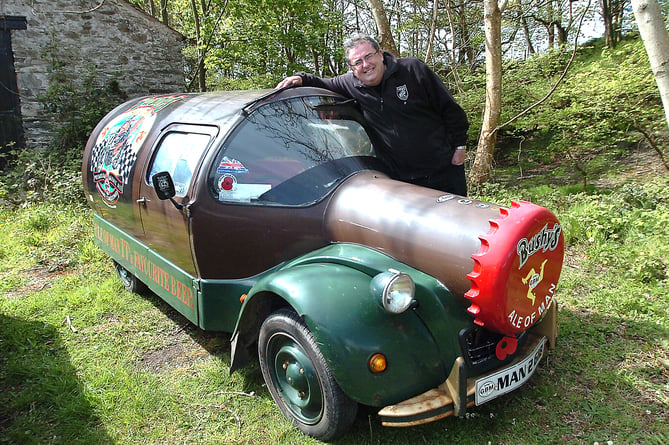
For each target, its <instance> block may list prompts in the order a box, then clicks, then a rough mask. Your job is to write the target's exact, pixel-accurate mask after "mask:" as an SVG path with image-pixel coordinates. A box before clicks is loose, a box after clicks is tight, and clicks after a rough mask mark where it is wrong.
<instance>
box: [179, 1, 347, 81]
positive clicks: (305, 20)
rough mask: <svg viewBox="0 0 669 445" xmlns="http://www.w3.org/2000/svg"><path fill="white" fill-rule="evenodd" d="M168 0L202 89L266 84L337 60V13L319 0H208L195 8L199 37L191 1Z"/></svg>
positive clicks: (328, 68)
mask: <svg viewBox="0 0 669 445" xmlns="http://www.w3.org/2000/svg"><path fill="white" fill-rule="evenodd" d="M171 4H172V7H171V13H172V16H173V17H174V18H173V22H174V23H175V26H177V27H178V28H179V29H180V30H181V32H183V33H184V34H185V35H187V36H188V37H189V42H190V44H189V45H188V47H187V48H186V49H185V51H184V54H185V55H186V57H187V59H188V60H189V69H188V70H189V74H190V75H194V73H195V72H196V67H197V62H198V57H203V58H204V61H205V65H206V70H207V84H208V85H209V86H208V89H215V88H226V89H227V88H229V87H232V88H240V87H241V88H243V87H249V86H250V87H254V88H258V87H262V88H268V87H273V86H274V85H276V83H277V81H278V80H279V79H281V78H282V77H283V76H285V75H286V74H292V73H293V72H294V71H297V70H305V69H309V70H312V71H314V70H315V71H317V72H319V73H321V74H324V75H332V74H335V71H333V68H336V67H338V66H341V60H342V59H341V57H340V55H341V54H340V53H341V51H340V50H338V47H339V44H340V43H335V42H341V29H342V28H341V27H342V24H341V14H340V13H338V12H337V11H336V10H331V9H327V8H324V7H323V2H322V1H320V0H308V1H303V0H262V1H260V2H258V1H239V2H224V1H213V2H210V3H209V4H208V7H207V8H206V9H205V10H203V9H202V7H199V8H198V16H199V17H200V23H201V27H200V40H199V41H198V40H197V38H196V37H197V30H196V28H195V24H194V21H193V10H192V4H191V2H190V1H187V0H180V1H174V2H172V3H171Z"/></svg>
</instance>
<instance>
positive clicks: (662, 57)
mask: <svg viewBox="0 0 669 445" xmlns="http://www.w3.org/2000/svg"><path fill="white" fill-rule="evenodd" d="M632 8H633V10H634V17H635V18H636V22H637V25H638V26H639V34H641V40H643V44H644V47H645V48H646V53H648V59H649V61H650V67H651V69H652V70H653V75H654V76H655V81H656V82H657V87H658V88H659V90H660V97H661V98H662V106H663V107H664V115H665V118H666V119H667V124H668V125H669V35H668V34H667V28H666V27H665V24H664V20H663V18H662V14H661V10H660V5H659V4H658V3H657V0H632Z"/></svg>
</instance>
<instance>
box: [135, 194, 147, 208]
mask: <svg viewBox="0 0 669 445" xmlns="http://www.w3.org/2000/svg"><path fill="white" fill-rule="evenodd" d="M147 201H148V199H146V197H145V196H142V197H141V198H139V199H138V200H137V204H141V205H143V206H146V203H147Z"/></svg>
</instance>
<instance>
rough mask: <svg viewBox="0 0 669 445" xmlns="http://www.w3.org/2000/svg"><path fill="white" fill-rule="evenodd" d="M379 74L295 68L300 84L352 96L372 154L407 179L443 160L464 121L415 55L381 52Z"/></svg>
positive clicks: (459, 139)
mask: <svg viewBox="0 0 669 445" xmlns="http://www.w3.org/2000/svg"><path fill="white" fill-rule="evenodd" d="M383 63H384V64H385V65H386V69H385V72H384V73H383V80H382V81H381V84H380V85H379V86H377V87H368V86H366V85H365V84H363V83H362V82H361V81H360V80H358V79H357V78H356V77H355V76H354V75H353V73H352V72H349V73H347V74H344V75H341V76H337V77H333V78H331V79H323V78H320V77H316V76H314V75H311V74H307V73H298V74H299V75H300V77H302V84H303V85H305V86H315V87H321V88H326V89H328V90H330V91H334V92H337V93H339V94H342V95H344V96H346V97H349V98H353V99H356V100H357V101H358V103H359V104H360V106H361V108H362V111H363V114H364V116H365V118H366V119H367V120H368V121H369V123H370V125H371V127H372V130H373V131H374V134H370V137H371V138H372V142H373V143H374V146H375V148H376V151H377V154H378V155H379V156H381V157H382V158H383V159H385V160H386V161H387V162H388V163H389V165H390V166H391V168H392V170H393V174H394V176H395V177H397V178H398V179H401V180H410V179H412V178H418V177H422V176H428V175H431V174H434V173H436V172H437V171H439V170H441V169H443V168H444V167H445V166H447V165H449V164H450V162H451V158H452V156H453V150H454V148H455V147H457V146H460V145H465V143H466V141H467V129H468V128H469V122H468V121H467V116H466V114H465V112H464V111H463V109H462V108H461V107H460V106H459V105H458V104H457V103H456V102H455V99H453V96H452V95H451V93H450V92H449V91H448V89H447V88H446V86H445V85H444V84H443V82H442V81H441V79H439V77H437V75H436V74H435V73H434V72H433V71H432V70H430V69H429V68H428V67H427V65H425V63H423V62H421V61H420V60H418V59H413V58H406V59H396V58H395V57H394V56H393V55H391V54H389V53H384V54H383Z"/></svg>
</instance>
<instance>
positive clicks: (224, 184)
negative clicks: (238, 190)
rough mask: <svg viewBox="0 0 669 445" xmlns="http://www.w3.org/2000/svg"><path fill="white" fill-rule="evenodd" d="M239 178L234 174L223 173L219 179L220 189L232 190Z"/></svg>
mask: <svg viewBox="0 0 669 445" xmlns="http://www.w3.org/2000/svg"><path fill="white" fill-rule="evenodd" d="M236 184H237V178H235V177H234V176H232V175H223V176H221V177H220V178H219V179H218V189H219V190H226V191H230V190H232V189H234V188H235V185H236Z"/></svg>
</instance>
